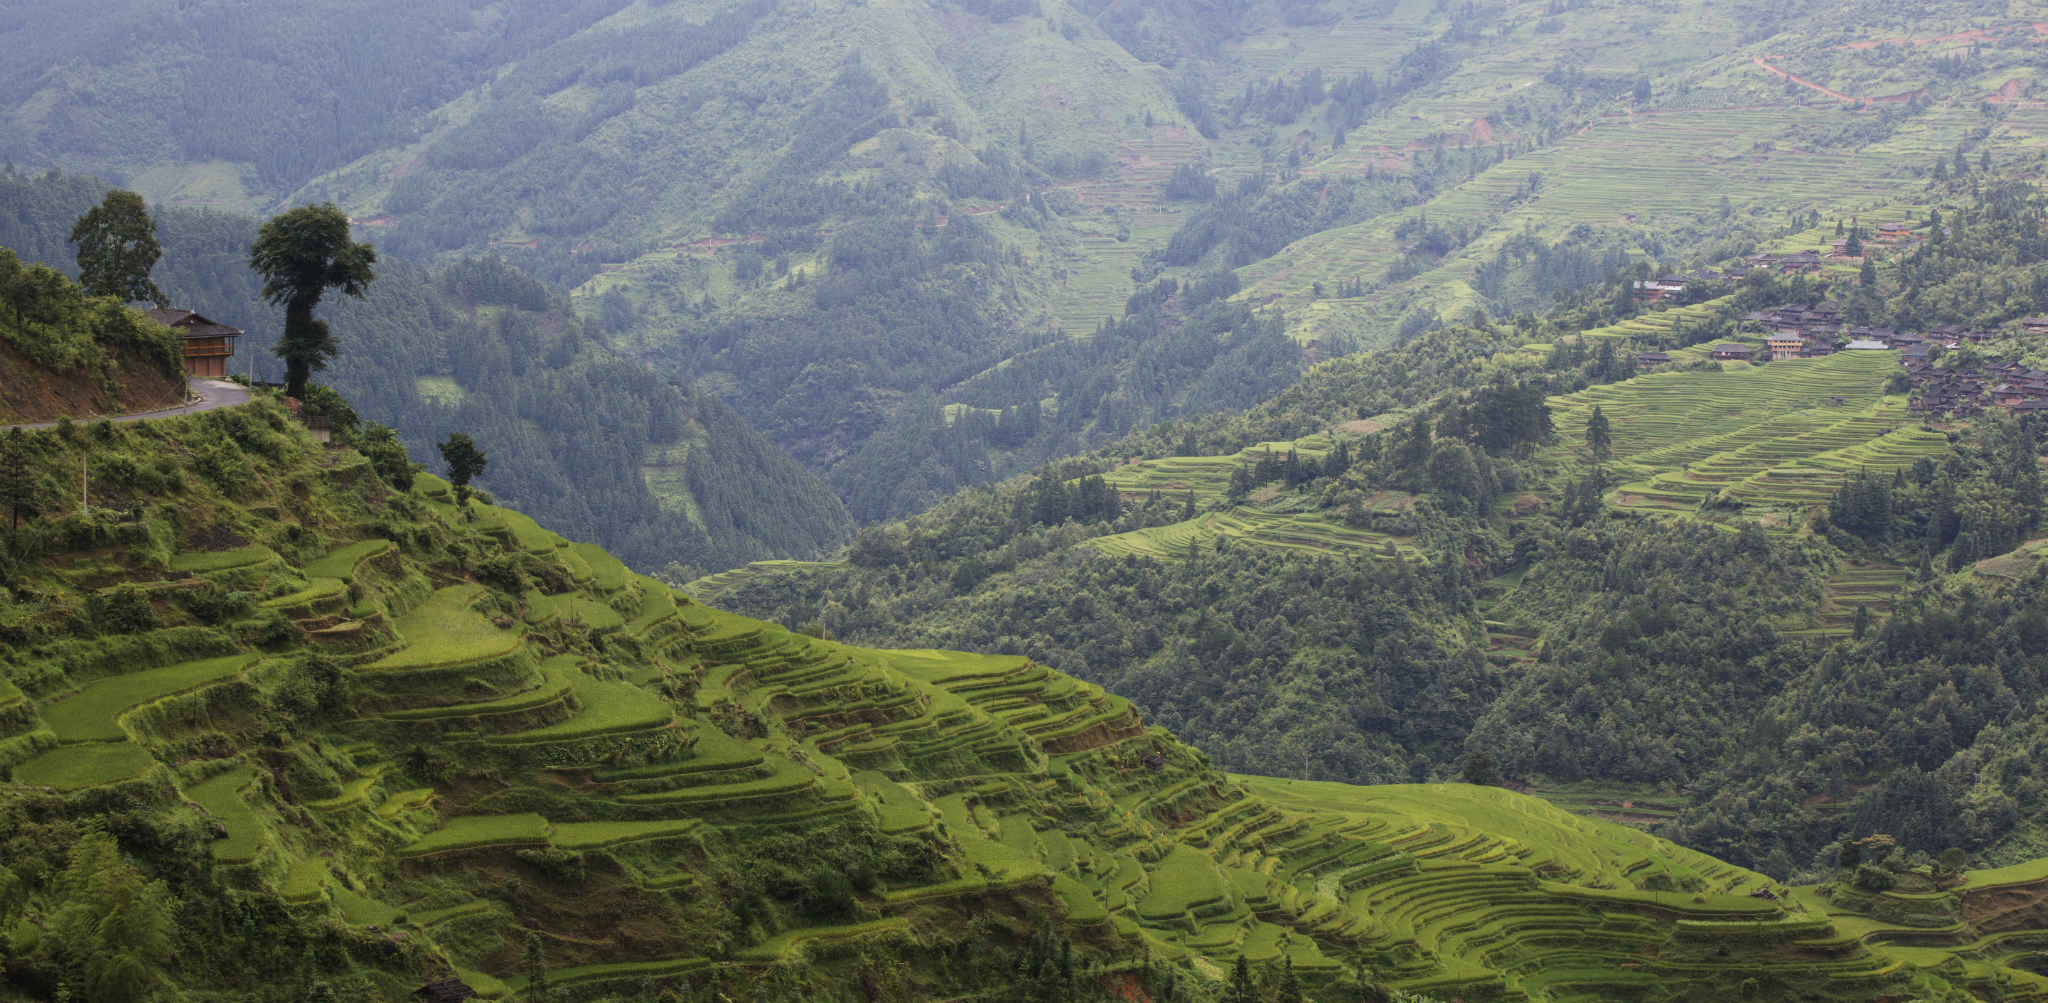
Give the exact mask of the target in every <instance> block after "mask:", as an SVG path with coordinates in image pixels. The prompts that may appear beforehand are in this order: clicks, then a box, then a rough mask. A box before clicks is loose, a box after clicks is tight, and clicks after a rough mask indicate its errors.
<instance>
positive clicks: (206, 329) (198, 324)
mask: <svg viewBox="0 0 2048 1003" xmlns="http://www.w3.org/2000/svg"><path fill="white" fill-rule="evenodd" d="M149 319H150V320H153V321H156V322H157V323H159V324H162V325H163V326H165V327H168V328H173V329H176V330H177V332H178V333H179V334H182V335H184V336H185V337H187V338H233V337H236V336H239V335H240V334H241V333H242V332H241V330H240V329H238V328H232V327H229V326H227V325H226V324H221V323H218V322H215V321H211V320H208V319H206V318H205V317H201V316H200V315H199V314H198V313H196V312H194V311H191V310H181V309H178V308H176V307H151V308H150V310H149Z"/></svg>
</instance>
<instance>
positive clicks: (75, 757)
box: [14, 742, 156, 792]
mask: <svg viewBox="0 0 2048 1003" xmlns="http://www.w3.org/2000/svg"><path fill="white" fill-rule="evenodd" d="M155 765H156V760H155V759H153V758H151V757H150V755H149V753H148V752H145V751H143V749H142V748H141V747H139V746H137V745H135V744H133V743H130V742H92V743H84V744H78V745H67V746H64V747H62V748H59V749H54V750H51V751H49V752H45V753H43V754H42V755H40V756H37V757H35V758H34V759H31V760H29V761H28V762H25V763H23V764H21V765H20V766H17V767H15V769H14V776H15V778H16V779H18V780H20V781H21V782H22V783H25V784H33V785H35V786H38V787H49V788H53V789H55V790H57V791H60V792H70V791H77V790H83V789H85V788H87V787H96V786H99V785H101V784H110V783H114V782H116V781H120V780H131V779H134V778H135V777H139V776H141V775H143V774H144V773H147V772H149V769H150V767H152V766H155Z"/></svg>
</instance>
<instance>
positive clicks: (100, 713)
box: [42, 655, 257, 742]
mask: <svg viewBox="0 0 2048 1003" xmlns="http://www.w3.org/2000/svg"><path fill="white" fill-rule="evenodd" d="M256 660H257V659H256V656H253V655H230V656H228V657H226V658H212V659H207V660H205V661H199V662H186V663H184V664H182V665H171V666H167V667H165V668H161V669H149V670H146V671H142V672H132V673H129V674H128V675H125V676H112V677H110V678H107V679H102V680H100V681H98V682H95V683H93V684H91V685H89V686H86V687H85V688H84V689H82V690H80V691H78V692H77V693H76V694H73V695H70V696H67V697H64V698H62V699H59V700H56V701H54V702H52V703H50V704H47V705H45V706H44V707H43V708H42V716H43V722H44V724H46V725H47V726H48V727H49V729H50V730H51V731H52V732H55V733H56V735H57V740H58V741H60V742H120V741H125V740H126V739H127V738H128V733H127V732H126V731H123V730H122V729H121V725H120V722H119V720H118V718H119V717H120V715H121V712H122V711H125V710H127V709H128V708H130V707H133V706H135V705H137V704H140V703H145V702H147V701H150V700H155V699H158V698H160V697H166V696H170V695H172V694H175V693H182V692H184V691H186V690H190V689H193V688H195V687H199V686H204V685H206V684H208V683H212V682H217V681H219V680H222V679H226V678H228V677H231V676H233V675H235V674H236V673H237V672H240V671H241V670H242V669H244V668H247V667H248V666H250V665H253V664H255V662H256Z"/></svg>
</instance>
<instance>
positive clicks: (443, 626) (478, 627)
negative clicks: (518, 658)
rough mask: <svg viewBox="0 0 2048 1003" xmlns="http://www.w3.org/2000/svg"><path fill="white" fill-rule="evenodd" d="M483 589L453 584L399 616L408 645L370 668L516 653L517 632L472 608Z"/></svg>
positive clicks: (441, 664) (455, 661)
mask: <svg viewBox="0 0 2048 1003" xmlns="http://www.w3.org/2000/svg"><path fill="white" fill-rule="evenodd" d="M482 594H483V589H482V588H481V587H480V586H476V585H451V586H449V587H447V588H444V589H441V590H439V591H437V592H435V593H434V595H433V597H432V598H429V599H428V600H427V601H426V602H425V603H422V604H421V605H420V607H419V608H418V609H415V610H413V611H412V612H410V613H407V614H406V615H404V616H402V617H399V618H398V632H399V634H400V635H401V636H403V637H404V638H405V639H406V645H405V647H404V648H403V649H402V650H400V651H397V652H394V653H392V654H390V655H387V656H385V657H384V658H381V659H379V660H377V661H375V662H372V663H370V665H368V666H367V668H368V670H369V671H372V672H381V671H399V670H404V669H418V668H440V667H444V666H456V665H463V664H466V663H469V662H478V661H483V660H485V659H489V658H495V657H499V656H502V655H506V654H509V653H511V652H512V651H513V650H515V649H517V648H518V647H519V645H520V636H519V632H518V631H517V630H507V629H503V628H500V627H498V626H497V625H495V624H493V623H492V622H491V621H490V620H488V619H485V618H484V616H483V614H481V613H478V612H477V611H476V610H475V609H473V608H472V605H473V604H474V603H475V602H476V600H477V599H478V597H480V596H481V595H482Z"/></svg>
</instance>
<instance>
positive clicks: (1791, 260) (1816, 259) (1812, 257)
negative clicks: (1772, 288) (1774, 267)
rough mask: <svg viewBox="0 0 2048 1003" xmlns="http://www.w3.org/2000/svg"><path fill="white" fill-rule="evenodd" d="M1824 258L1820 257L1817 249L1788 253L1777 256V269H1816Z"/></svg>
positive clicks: (1800, 270) (1797, 270)
mask: <svg viewBox="0 0 2048 1003" xmlns="http://www.w3.org/2000/svg"><path fill="white" fill-rule="evenodd" d="M1825 260H1826V259H1824V258H1822V257H1821V254H1820V252H1819V251H1813V250H1806V251H1800V252H1799V253H1797V254H1788V255H1785V256H1784V257H1782V258H1779V259H1778V269H1779V270H1780V271H1784V272H1810V271H1816V270H1818V269H1819V268H1820V266H1821V264H1822V262H1823V261H1825Z"/></svg>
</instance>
